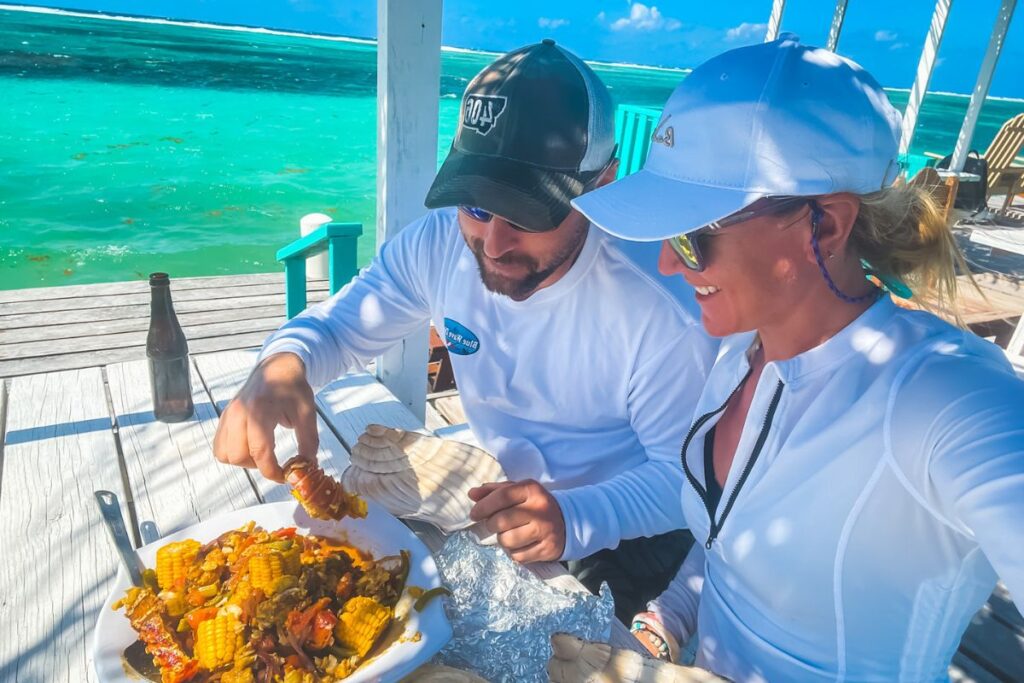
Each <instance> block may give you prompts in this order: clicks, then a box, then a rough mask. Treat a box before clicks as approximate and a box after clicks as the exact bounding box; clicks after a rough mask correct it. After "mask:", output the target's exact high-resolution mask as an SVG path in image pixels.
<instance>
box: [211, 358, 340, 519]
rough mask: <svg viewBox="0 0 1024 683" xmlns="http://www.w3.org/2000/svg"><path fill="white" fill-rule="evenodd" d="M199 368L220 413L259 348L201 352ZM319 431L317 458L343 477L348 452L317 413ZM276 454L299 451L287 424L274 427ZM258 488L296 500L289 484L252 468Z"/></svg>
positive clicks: (267, 496)
mask: <svg viewBox="0 0 1024 683" xmlns="http://www.w3.org/2000/svg"><path fill="white" fill-rule="evenodd" d="M195 362H196V367H197V368H198V369H199V374H200V376H201V377H202V379H203V382H204V383H205V384H206V387H207V389H208V390H209V392H210V395H211V396H212V397H213V400H214V404H215V405H216V406H217V408H218V412H220V411H223V407H224V406H226V405H227V403H228V401H230V400H231V399H232V398H234V397H235V394H237V393H238V390H239V389H241V388H242V385H243V384H245V380H246V379H247V378H248V377H249V373H250V372H251V371H252V367H253V365H254V364H255V362H256V352H255V351H236V352H232V353H217V354H212V355H210V354H205V355H199V356H196V358H195ZM317 431H318V433H319V435H320V448H319V449H318V451H317V461H318V462H319V463H320V466H321V467H322V468H323V470H324V472H326V473H327V474H329V475H331V476H332V477H339V478H340V477H341V473H342V472H344V471H345V468H346V467H347V466H348V462H349V457H348V451H347V450H345V447H344V446H343V445H342V444H341V442H340V441H339V440H338V438H337V437H336V436H335V435H334V433H333V432H332V431H331V429H330V428H329V427H328V426H327V423H326V422H324V420H323V418H322V417H320V416H317ZM274 442H275V444H276V448H275V453H276V454H277V456H278V461H279V462H285V461H286V460H287V459H288V458H290V457H292V456H293V455H295V454H297V453H298V452H299V444H298V442H297V441H296V439H295V432H293V431H292V430H291V429H285V428H284V427H280V426H279V427H277V429H275V430H274ZM250 476H251V478H252V480H253V482H254V484H255V486H256V488H257V489H258V490H259V492H260V494H261V495H262V496H263V498H264V500H266V501H267V502H278V501H282V500H293V498H292V496H291V492H290V490H289V489H288V487H286V486H282V485H280V484H276V483H274V482H272V481H270V480H268V479H265V478H264V477H262V476H261V475H260V474H259V472H257V471H255V470H254V471H252V472H251V474H250Z"/></svg>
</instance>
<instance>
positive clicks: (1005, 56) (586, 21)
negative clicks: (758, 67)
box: [25, 0, 1024, 98]
mask: <svg viewBox="0 0 1024 683" xmlns="http://www.w3.org/2000/svg"><path fill="white" fill-rule="evenodd" d="M25 4H41V5H47V6H52V7H64V8H69V9H86V10H98V11H105V12H110V13H128V14H142V15H150V16H158V17H169V18H174V19H186V20H197V21H212V22H218V23H227V24H245V25H253V26H266V27H270V28H280V29H292V30H300V31H308V32H314V33H326V34H336V35H349V36H360V37H375V36H376V33H377V17H376V2H375V0H246V1H245V2H239V1H238V0H60V1H58V2H33V3H25ZM999 4H1000V3H999V0H959V1H958V2H955V3H953V9H952V11H951V13H950V18H949V22H948V24H947V28H946V34H945V38H944V40H943V44H942V48H941V50H940V51H939V62H938V66H937V68H936V70H935V73H934V75H933V77H932V82H931V86H930V89H931V90H942V91H950V92H962V93H965V92H970V90H971V89H972V88H973V87H974V83H975V80H976V78H977V73H978V68H979V66H980V65H981V61H982V58H983V57H984V54H985V48H986V45H987V43H988V37H989V34H990V33H991V31H992V25H993V22H994V21H995V17H996V12H997V10H998V7H999ZM771 5H772V3H771V0H733V1H732V2H727V3H717V2H711V1H709V0H661V1H660V2H659V1H657V0H650V2H649V3H646V4H645V3H641V2H631V1H629V0H607V1H605V0H591V1H588V2H580V1H564V2H561V3H558V2H552V1H551V0H513V1H511V2H510V1H508V0H506V1H505V2H479V0H477V1H471V0H445V2H444V19H443V27H442V39H443V42H444V44H445V45H453V46H458V47H466V48H473V49H483V50H494V51H503V50H508V49H511V48H513V47H517V46H519V45H523V44H526V43H531V42H536V41H538V40H539V39H540V38H544V37H552V38H555V39H556V40H558V41H559V42H560V43H561V44H564V45H566V46H567V47H569V48H570V49H572V50H574V51H575V52H577V53H578V54H580V55H581V56H582V57H584V58H585V59H595V60H600V61H609V62H629V63H635V64H653V65H660V66H694V65H696V64H699V63H700V62H701V61H703V60H705V59H707V58H708V57H710V56H712V55H714V54H716V53H718V52H721V51H723V50H726V49H728V48H730V47H735V46H737V45H742V44H747V43H753V42H759V41H760V40H762V39H763V38H764V32H765V24H766V23H767V21H768V15H769V13H770V11H771ZM833 7H834V3H833V2H832V1H831V0H789V2H787V4H786V11H785V14H784V16H783V22H782V26H783V30H786V31H793V32H795V33H797V34H799V35H800V37H801V38H802V39H803V40H804V42H807V43H812V44H819V45H820V44H824V43H825V40H826V38H827V36H828V27H829V23H830V22H831V18H832V11H833ZM933 10H934V2H933V1H932V0H849V4H848V7H847V13H846V23H845V25H844V28H843V34H842V38H841V39H840V43H839V52H840V53H842V54H844V55H846V56H848V57H851V58H853V59H854V60H856V61H858V62H860V63H861V64H862V65H863V66H864V67H866V68H867V69H868V70H869V71H871V72H872V73H873V74H874V75H875V77H876V78H877V79H878V80H879V81H881V83H882V84H883V85H885V86H888V87H894V88H909V87H910V86H911V84H912V83H913V80H914V73H915V71H916V68H917V62H918V59H919V57H920V53H921V47H922V45H923V43H924V38H925V34H926V33H927V30H928V25H929V22H930V20H931V15H932V12H933ZM1016 14H1017V15H1016V16H1015V17H1014V21H1013V22H1012V24H1011V26H1010V31H1009V34H1008V36H1007V40H1006V44H1005V46H1004V48H1003V53H1002V58H1001V60H1000V62H999V67H998V69H997V71H996V75H995V79H994V81H993V84H992V89H991V91H990V94H991V95H996V96H1001V97H1019V98H1024V16H1022V15H1024V9H1021V10H1018V11H1017V13H1016Z"/></svg>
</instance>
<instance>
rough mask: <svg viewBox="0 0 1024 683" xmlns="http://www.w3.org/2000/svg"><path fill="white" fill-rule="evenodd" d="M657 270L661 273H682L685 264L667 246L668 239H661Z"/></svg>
mask: <svg viewBox="0 0 1024 683" xmlns="http://www.w3.org/2000/svg"><path fill="white" fill-rule="evenodd" d="M658 272H659V273H661V274H662V275H682V274H683V273H684V272H686V266H684V265H683V262H682V261H680V260H679V257H678V256H676V252H675V250H674V249H673V248H672V247H670V246H669V244H668V240H662V242H661V253H660V254H658Z"/></svg>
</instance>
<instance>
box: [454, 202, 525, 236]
mask: <svg viewBox="0 0 1024 683" xmlns="http://www.w3.org/2000/svg"><path fill="white" fill-rule="evenodd" d="M459 211H461V212H462V213H464V214H466V215H467V216H469V217H470V218H472V219H473V220H475V221H477V222H478V223H490V222H491V220H493V219H494V214H493V213H491V212H490V211H485V210H484V209H481V208H480V207H478V206H464V205H462V204H460V205H459ZM506 222H507V223H508V224H509V225H510V226H512V229H513V230H518V231H520V232H537V231H536V230H529V229H527V228H524V227H523V226H521V225H516V224H515V223H512V222H511V221H508V220H506Z"/></svg>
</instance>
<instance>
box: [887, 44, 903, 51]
mask: <svg viewBox="0 0 1024 683" xmlns="http://www.w3.org/2000/svg"><path fill="white" fill-rule="evenodd" d="M906 46H907V44H906V43H893V44H892V45H890V46H889V49H890V50H902V49H903V48H905V47H906Z"/></svg>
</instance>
